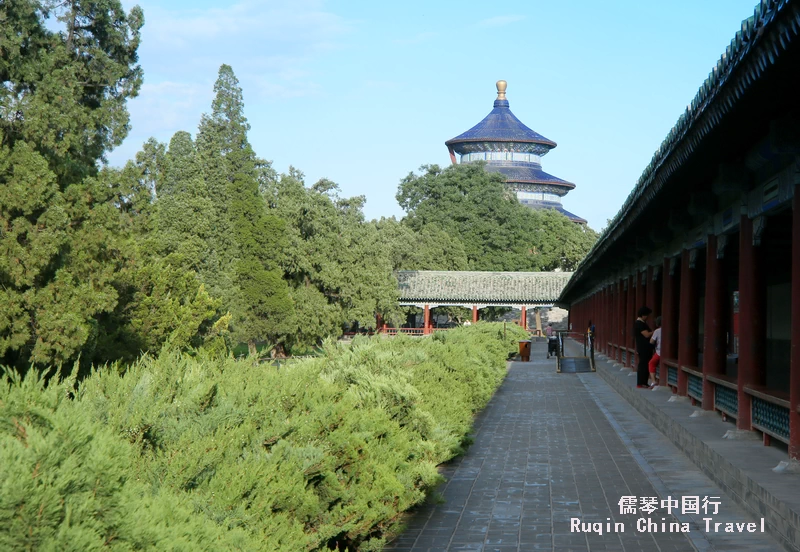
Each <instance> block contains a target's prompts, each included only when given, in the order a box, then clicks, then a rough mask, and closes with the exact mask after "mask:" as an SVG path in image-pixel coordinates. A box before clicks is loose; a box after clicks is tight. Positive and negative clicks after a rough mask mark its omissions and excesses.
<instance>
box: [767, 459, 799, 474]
mask: <svg viewBox="0 0 800 552" xmlns="http://www.w3.org/2000/svg"><path fill="white" fill-rule="evenodd" d="M772 471H774V472H775V473H800V461H798V460H795V459H794V458H790V459H789V460H783V461H781V462H779V463H778V465H777V466H775V467H774V468H772Z"/></svg>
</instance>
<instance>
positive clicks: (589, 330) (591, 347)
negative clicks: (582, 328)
mask: <svg viewBox="0 0 800 552" xmlns="http://www.w3.org/2000/svg"><path fill="white" fill-rule="evenodd" d="M586 337H587V340H588V341H589V350H590V351H593V350H594V324H592V321H591V320H589V324H588V327H587V328H586Z"/></svg>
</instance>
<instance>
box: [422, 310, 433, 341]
mask: <svg viewBox="0 0 800 552" xmlns="http://www.w3.org/2000/svg"><path fill="white" fill-rule="evenodd" d="M422 333H423V335H428V334H429V333H431V308H430V307H429V306H428V305H425V307H424V309H423V315H422Z"/></svg>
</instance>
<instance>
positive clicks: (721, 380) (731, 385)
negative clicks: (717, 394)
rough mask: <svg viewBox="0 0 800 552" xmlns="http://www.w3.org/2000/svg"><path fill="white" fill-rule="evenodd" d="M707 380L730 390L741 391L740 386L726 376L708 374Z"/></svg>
mask: <svg viewBox="0 0 800 552" xmlns="http://www.w3.org/2000/svg"><path fill="white" fill-rule="evenodd" d="M706 379H707V380H709V381H711V382H714V383H716V384H717V385H721V386H722V387H727V388H728V389H733V390H734V391H738V390H739V384H738V383H737V382H736V380H734V379H733V378H732V377H730V376H726V375H724V374H706Z"/></svg>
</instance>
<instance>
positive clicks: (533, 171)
mask: <svg viewBox="0 0 800 552" xmlns="http://www.w3.org/2000/svg"><path fill="white" fill-rule="evenodd" d="M486 171H487V172H499V173H501V174H502V175H503V176H505V177H506V180H507V181H508V182H527V183H531V184H552V185H553V186H563V187H565V188H569V189H570V190H571V189H573V188H574V187H575V184H573V183H572V182H567V181H566V180H561V179H560V178H558V177H557V176H553V175H552V174H547V173H546V172H544V171H543V170H542V169H541V168H540V167H537V166H536V165H534V164H533V163H522V162H518V163H515V162H504V163H501V162H497V161H493V162H490V163H487V164H486Z"/></svg>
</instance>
